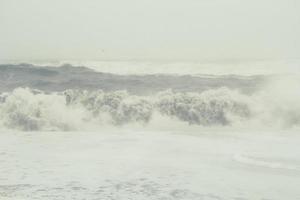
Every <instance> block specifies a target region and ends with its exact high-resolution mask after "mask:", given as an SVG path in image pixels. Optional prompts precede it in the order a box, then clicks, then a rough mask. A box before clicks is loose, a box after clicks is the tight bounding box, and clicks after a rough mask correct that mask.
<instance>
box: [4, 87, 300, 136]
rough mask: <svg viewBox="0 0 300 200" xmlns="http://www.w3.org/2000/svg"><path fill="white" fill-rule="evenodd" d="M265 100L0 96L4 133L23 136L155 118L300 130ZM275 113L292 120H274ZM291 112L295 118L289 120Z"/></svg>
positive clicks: (226, 93) (71, 93) (225, 95)
mask: <svg viewBox="0 0 300 200" xmlns="http://www.w3.org/2000/svg"><path fill="white" fill-rule="evenodd" d="M262 96H263V95H245V94H241V93H239V92H238V91H235V90H230V89H228V88H220V89H215V90H207V91H204V92H201V93H196V92H192V93H180V92H173V91H172V90H167V91H164V92H160V93H157V94H155V95H152V96H136V95H131V94H129V93H127V92H126V91H116V92H104V91H101V90H98V91H85V90H66V91H64V92H54V93H45V92H43V91H39V90H32V89H29V88H17V89H15V90H14V91H12V92H10V93H2V94H1V95H0V126H1V128H2V129H13V130H22V131H33V130H35V131H37V130H61V131H68V130H90V129H92V128H95V129H97V130H99V128H101V127H103V126H104V125H112V126H123V125H126V124H141V125H147V124H149V123H151V122H152V121H153V118H154V117H156V116H157V115H156V114H158V115H161V116H164V117H167V118H169V119H171V120H173V121H174V123H176V121H183V122H186V123H187V124H190V125H200V126H232V125H235V124H241V123H244V122H246V123H244V124H249V123H250V122H253V121H255V122H258V121H259V122H261V121H262V122H263V123H265V121H273V120H274V119H275V118H276V119H277V120H278V119H280V120H281V121H283V122H284V124H289V126H291V125H298V124H299V122H300V120H299V119H300V115H299V114H298V113H300V112H297V110H295V109H286V110H284V111H283V108H282V107H280V108H279V107H278V106H272V107H270V106H266V104H268V103H269V102H266V101H265V100H264V99H263V98H262ZM276 111H278V112H279V111H280V112H281V113H283V114H282V116H293V118H292V119H289V118H284V119H283V118H282V117H280V116H276V117H275V116H272V113H276ZM291 112H292V114H293V115H289V113H291ZM295 113H296V114H295ZM161 123H164V122H161Z"/></svg>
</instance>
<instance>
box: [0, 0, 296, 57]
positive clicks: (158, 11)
mask: <svg viewBox="0 0 300 200" xmlns="http://www.w3.org/2000/svg"><path fill="white" fill-rule="evenodd" d="M299 57H300V1H299V0H0V59H2V60H3V59H12V60H22V59H27V60H28V59H42V60H43V59H45V60H47V59H63V60H65V59H75V60H101V59H116V60H123V59H125V60H126V59H138V60H144V59H145V60H155V59H157V60H164V59H166V60H198V61H203V60H251V59H286V58H299Z"/></svg>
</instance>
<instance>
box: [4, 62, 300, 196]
mask: <svg viewBox="0 0 300 200" xmlns="http://www.w3.org/2000/svg"><path fill="white" fill-rule="evenodd" d="M61 64H62V62H57V63H56V64H55V63H33V64H28V63H27V64H25V63H10V64H1V65H0V92H1V94H0V137H1V139H0V143H1V145H0V163H1V168H0V199H10V200H18V199H22V200H23V199H24V200H25V199H26V200H31V199H47V200H48V199H49V200H56V199H78V200H79V199H116V200H119V199H124V200H128V199H153V200H154V199H155V200H156V199H168V200H169V199H170V200H171V199H187V200H193V199H197V200H202V199H203V200H204V199H205V200H206V199H208V200H210V199H222V200H223V199H234V200H242V199H248V200H253V199H261V200H263V199H264V200H266V199H268V200H271V199H273V200H277V199H278V200H279V199H280V200H281V199H300V192H299V189H298V188H299V185H300V159H299V158H300V154H299V152H300V151H299V150H300V149H299V144H300V137H299V131H300V129H299V125H300V103H299V102H300V90H299V85H300V84H299V83H300V76H299V75H298V73H297V70H296V71H295V69H297V66H298V65H297V62H295V61H293V62H288V63H287V62H277V63H271V62H268V63H266V62H259V63H255V64H253V63H252V64H251V63H244V64H243V63H238V64H234V65H233V64H231V65H232V69H235V70H233V71H227V73H225V71H222V70H221V69H223V68H222V67H220V66H222V63H218V64H214V65H213V66H212V64H210V66H206V68H205V67H204V65H201V66H203V68H201V67H199V66H200V65H199V63H193V64H191V63H171V64H170V63H167V64H166V63H159V64H157V63H156V64H155V63H147V62H145V63H142V62H138V63H137V62H131V63H130V62H126V63H125V62H108V61H107V62H77V64H76V63H74V62H73V63H72V62H71V64H63V65H61ZM271 64H273V66H275V64H276V66H277V67H274V69H276V70H273V71H269V70H270V69H269V68H268V66H271ZM60 65H61V66H60ZM223 65H227V66H228V65H229V64H228V63H223ZM121 66H123V67H121ZM138 66H144V67H141V68H138ZM175 66H177V67H175ZM187 66H188V67H187ZM241 66H242V67H241ZM251 66H252V67H253V69H251V70H250V69H249V67H251ZM285 66H286V67H285ZM118 69H119V70H118ZM137 69H139V70H137ZM150 69H151V70H152V71H151V70H150ZM170 69H173V70H174V71H172V70H170ZM200 69H202V70H200ZM218 69H219V70H218ZM227 69H229V68H227Z"/></svg>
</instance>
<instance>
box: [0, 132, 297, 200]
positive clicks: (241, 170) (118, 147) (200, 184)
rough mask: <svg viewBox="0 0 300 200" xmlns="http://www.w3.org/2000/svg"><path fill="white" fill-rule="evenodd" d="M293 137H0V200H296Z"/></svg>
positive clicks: (108, 134)
mask: <svg viewBox="0 0 300 200" xmlns="http://www.w3.org/2000/svg"><path fill="white" fill-rule="evenodd" d="M299 142H300V137H299V135H298V134H297V133H293V132H290V131H289V132H286V131H284V132H277V133H275V132H261V131H243V130H242V129H239V130H238V129H235V130H227V131H226V129H214V130H212V129H211V130H198V131H197V132H193V133H192V134H189V133H188V132H180V131H178V132H177V134H171V133H168V132H165V131H164V132H156V133H154V132H145V131H144V132H143V131H137V132H131V131H129V130H128V129H127V130H118V131H107V130H105V129H104V130H102V131H98V132H93V133H91V132H69V133H66V132H57V133H49V132H48V133H46V132H32V133H13V132H10V133H1V134H0V160H1V168H0V180H1V184H0V198H1V199H3V200H19V199H20V200H32V199H47V200H62V199H68V200H71V199H73V200H81V199H103V200H112V199H117V200H127V199H140V200H144V199H145V200H157V199H169V200H176V199H178V200H179V199H180V200H183V199H184V200H202V199H203V200H216V199H220V200H231V199H234V200H238V199H239V200H240V199H243V200H253V199H272V200H282V199H289V200H296V199H299V197H300V191H299V184H300V159H299V158H300V153H299V152H300V148H299Z"/></svg>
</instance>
